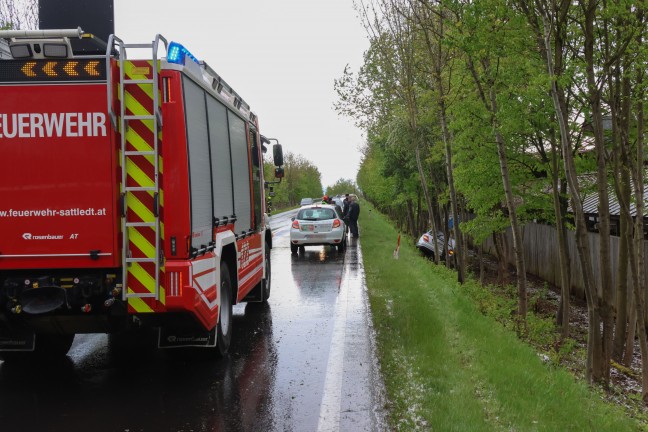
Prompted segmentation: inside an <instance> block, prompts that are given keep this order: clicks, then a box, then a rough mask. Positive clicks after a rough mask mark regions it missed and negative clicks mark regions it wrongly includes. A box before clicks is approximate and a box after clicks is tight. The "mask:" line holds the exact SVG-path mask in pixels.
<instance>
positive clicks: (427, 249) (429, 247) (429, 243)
mask: <svg viewBox="0 0 648 432" xmlns="http://www.w3.org/2000/svg"><path fill="white" fill-rule="evenodd" d="M444 243H445V236H444V235H443V233H442V232H441V231H439V232H437V247H436V248H435V247H434V237H433V236H432V231H428V232H426V233H425V234H423V235H422V236H421V238H419V241H418V242H417V243H416V247H417V248H418V250H420V251H421V252H422V253H423V254H424V255H426V256H429V257H430V258H432V259H434V254H435V253H437V252H439V251H441V255H439V258H440V259H441V260H444V259H445V257H446V253H445V251H444V250H443V244H444ZM454 248H455V241H454V239H453V238H450V240H449V241H448V256H450V257H452V256H453V255H454Z"/></svg>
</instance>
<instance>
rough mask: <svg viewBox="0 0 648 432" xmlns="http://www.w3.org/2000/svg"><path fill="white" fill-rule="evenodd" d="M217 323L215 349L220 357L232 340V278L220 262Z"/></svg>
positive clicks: (227, 269)
mask: <svg viewBox="0 0 648 432" xmlns="http://www.w3.org/2000/svg"><path fill="white" fill-rule="evenodd" d="M218 309H219V310H218V325H217V329H216V349H217V354H218V355H219V356H220V357H224V356H225V355H226V354H227V351H229V346H230V342H231V341H232V280H231V278H230V272H229V267H228V266H227V263H225V262H221V271H220V307H219V308H218Z"/></svg>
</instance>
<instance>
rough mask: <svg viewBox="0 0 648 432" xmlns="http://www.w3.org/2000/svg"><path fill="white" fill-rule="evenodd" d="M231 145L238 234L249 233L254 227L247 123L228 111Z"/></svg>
mask: <svg viewBox="0 0 648 432" xmlns="http://www.w3.org/2000/svg"><path fill="white" fill-rule="evenodd" d="M228 120H229V130H230V144H231V147H232V166H233V167H236V169H234V172H233V174H234V212H235V214H236V218H237V219H236V224H235V225H234V227H235V230H236V234H241V233H242V232H247V231H248V230H250V228H251V225H252V218H251V217H250V213H251V211H252V207H251V203H250V164H249V161H250V159H249V157H248V154H249V152H248V140H247V135H246V131H245V122H244V121H243V120H242V119H241V118H240V117H238V116H237V115H236V114H234V113H233V112H232V111H228Z"/></svg>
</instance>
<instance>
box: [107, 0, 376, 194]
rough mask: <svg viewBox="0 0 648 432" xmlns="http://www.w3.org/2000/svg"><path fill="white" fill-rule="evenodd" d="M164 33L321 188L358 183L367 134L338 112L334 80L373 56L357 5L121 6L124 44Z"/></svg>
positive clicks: (140, 0)
mask: <svg viewBox="0 0 648 432" xmlns="http://www.w3.org/2000/svg"><path fill="white" fill-rule="evenodd" d="M157 33H160V34H162V35H163V36H164V37H166V38H167V40H169V41H172V40H173V41H176V42H179V43H181V44H182V45H184V46H185V48H187V49H188V50H189V51H190V52H192V53H193V54H194V55H195V56H196V57H197V58H198V59H199V60H204V61H206V62H207V64H209V65H210V66H211V67H212V69H214V70H215V71H216V72H217V73H218V74H220V75H221V76H222V77H223V79H225V81H227V82H228V83H229V84H230V85H231V86H232V88H234V90H236V92H237V93H238V94H239V95H241V97H243V99H244V100H245V101H246V102H247V103H248V104H250V107H251V108H252V111H253V112H255V113H256V114H257V115H258V117H259V126H260V129H261V133H262V134H264V135H265V136H267V137H272V138H278V139H279V141H280V142H281V143H282V145H283V148H284V152H287V151H290V152H293V153H296V154H301V155H302V156H304V157H305V158H306V159H308V160H310V161H311V162H312V163H313V164H314V165H315V166H317V167H318V168H319V170H320V172H321V173H322V185H323V186H324V187H327V186H330V185H332V184H333V183H335V182H336V181H337V180H338V179H340V178H350V179H352V180H354V181H355V177H356V174H357V171H358V167H359V164H360V152H359V149H360V147H361V146H362V145H363V143H364V137H363V135H362V133H361V131H360V130H359V129H357V128H355V127H354V126H353V124H352V122H351V120H350V119H348V118H343V117H340V116H338V114H337V113H336V112H335V110H334V109H333V103H334V101H335V100H336V93H335V91H334V89H333V80H334V79H336V78H339V77H340V76H342V72H343V70H344V67H345V65H346V64H349V65H350V66H351V67H352V68H353V70H357V69H358V68H359V67H360V66H361V65H362V54H363V52H364V51H365V50H366V49H367V47H368V41H367V38H366V34H365V32H364V30H363V28H362V25H361V23H360V20H359V19H358V17H357V13H356V11H355V10H354V9H353V1H352V0H234V1H221V0H202V1H201V0H184V1H170V0H137V1H134V0H115V34H116V35H117V36H118V37H120V38H121V39H122V40H124V42H125V43H143V42H149V41H151V40H152V39H153V38H154V37H155V35H156V34H157Z"/></svg>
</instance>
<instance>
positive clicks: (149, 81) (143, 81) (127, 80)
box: [124, 79, 153, 84]
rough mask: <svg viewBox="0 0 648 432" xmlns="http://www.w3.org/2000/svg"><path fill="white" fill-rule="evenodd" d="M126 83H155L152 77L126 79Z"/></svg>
mask: <svg viewBox="0 0 648 432" xmlns="http://www.w3.org/2000/svg"><path fill="white" fill-rule="evenodd" d="M124 84H153V80H152V79H136V80H133V79H125V80H124Z"/></svg>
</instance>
